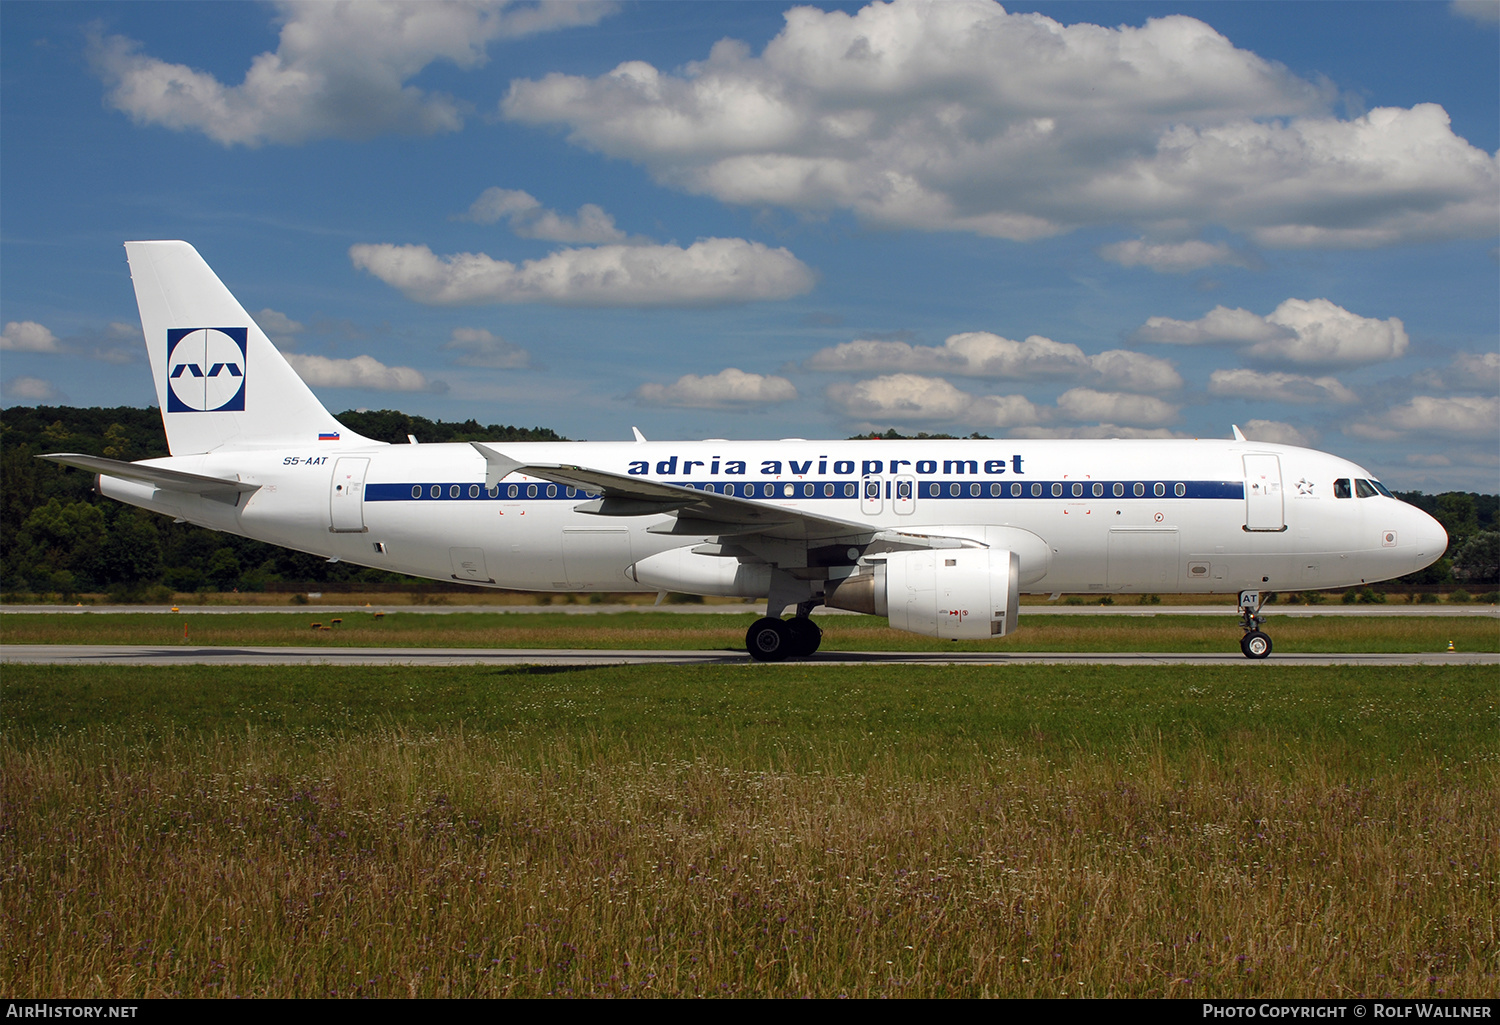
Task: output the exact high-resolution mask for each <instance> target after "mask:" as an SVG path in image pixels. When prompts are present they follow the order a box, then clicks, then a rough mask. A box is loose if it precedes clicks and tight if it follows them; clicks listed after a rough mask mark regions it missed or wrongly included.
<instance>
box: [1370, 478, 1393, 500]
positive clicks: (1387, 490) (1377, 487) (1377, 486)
mask: <svg viewBox="0 0 1500 1025" xmlns="http://www.w3.org/2000/svg"><path fill="white" fill-rule="evenodd" d="M1370 484H1371V486H1373V487H1374V488H1375V490H1376V491H1378V492H1380V493H1381V494H1382V495H1384V496H1385V497H1386V498H1395V497H1396V496H1395V495H1393V494H1391V490H1390V488H1388V487H1386V486H1385V485H1384V484H1382V483H1380V481H1378V480H1372V481H1370Z"/></svg>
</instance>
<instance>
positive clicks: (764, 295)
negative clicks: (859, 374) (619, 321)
mask: <svg viewBox="0 0 1500 1025" xmlns="http://www.w3.org/2000/svg"><path fill="white" fill-rule="evenodd" d="M349 257H350V259H351V260H353V261H354V266H356V267H358V268H360V269H362V270H366V271H369V272H370V273H371V274H373V275H375V276H376V277H377V278H379V279H380V280H381V281H384V282H385V283H386V284H388V285H391V286H393V287H395V288H399V289H400V290H401V291H402V292H404V293H405V294H406V296H407V297H408V298H410V299H414V300H416V301H417V302H420V303H427V304H429V305H434V306H459V305H468V304H479V303H547V304H551V305H554V306H715V305H721V304H726V303H740V302H751V301H754V300H761V299H786V298H790V297H791V296H794V295H801V294H802V293H804V292H807V291H808V290H810V289H811V288H812V286H813V283H814V281H815V276H814V274H813V272H812V269H811V268H809V267H808V266H807V265H806V264H804V263H803V262H802V261H801V260H799V259H797V258H796V257H795V256H793V255H792V254H791V253H790V252H788V251H787V250H786V249H771V248H769V247H767V246H765V245H763V244H761V243H759V242H747V241H745V240H744V239H738V238H708V239H701V240H700V241H698V242H695V243H693V244H692V245H691V246H689V247H687V248H686V249H683V248H680V247H678V246H673V245H654V246H624V245H609V246H598V247H596V248H591V249H562V250H559V251H558V252H555V253H553V254H551V255H550V256H546V257H543V258H541V259H539V260H527V261H526V262H525V263H523V264H521V265H520V266H517V265H516V264H514V263H511V262H509V261H507V260H495V259H492V258H491V257H489V256H487V255H485V254H484V253H459V254H457V255H454V256H444V257H439V256H435V255H434V254H433V252H432V250H430V249H428V248H427V247H426V246H397V245H390V244H379V245H356V246H351V247H350V249H349Z"/></svg>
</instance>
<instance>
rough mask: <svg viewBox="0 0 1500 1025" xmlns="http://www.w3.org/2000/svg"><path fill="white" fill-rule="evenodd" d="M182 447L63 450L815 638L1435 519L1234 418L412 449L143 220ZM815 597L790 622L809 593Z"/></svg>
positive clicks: (1286, 559)
mask: <svg viewBox="0 0 1500 1025" xmlns="http://www.w3.org/2000/svg"><path fill="white" fill-rule="evenodd" d="M125 249H126V253H127V255H128V257H129V261H130V272H131V277H132V279H133V281H134V284H135V294H136V301H137V303H138V304H139V306H140V311H141V326H142V327H143V328H144V330H145V336H146V348H147V350H148V352H149V354H150V360H151V370H152V373H153V375H154V376H155V380H156V394H157V398H158V400H159V401H160V403H161V410H162V421H163V423H164V424H165V426H166V432H167V445H168V448H169V450H170V451H171V453H172V454H171V456H170V457H167V458H163V459H146V460H142V461H140V462H136V463H126V462H121V461H118V460H112V459H103V458H98V457H93V456H87V455H78V454H72V453H58V454H53V455H49V456H46V457H45V458H48V459H53V460H56V461H57V462H60V463H65V464H67V465H69V466H75V467H80V468H82V469H86V470H91V471H93V472H95V473H97V474H98V475H99V476H98V481H97V487H98V490H99V493H100V494H103V495H106V496H108V497H110V498H115V499H118V500H120V501H122V502H128V503H130V504H131V505H137V506H140V507H142V508H145V509H151V510H153V511H155V512H159V513H163V514H165V515H168V516H173V517H176V518H178V519H180V520H186V521H188V522H191V523H195V524H198V525H200V526H204V527H208V528H210V529H211V530H222V531H227V532H230V533H234V534H240V535H243V536H245V537H251V538H256V539H257V540H260V541H266V542H270V543H271V544H276V545H282V546H284V547H287V548H294V549H297V550H299V551H304V552H310V553H313V554H316V555H320V556H323V557H325V558H327V559H329V560H331V561H344V562H351V563H356V564H359V565H364V566H373V567H377V568H379V569H385V570H394V571H397V572H400V573H408V574H411V575H413V576H419V577H428V578H432V579H436V580H458V581H461V582H464V583H469V584H474V585H475V586H478V587H495V588H515V589H522V590H528V591H549V590H555V591H611V592H620V591H679V592H685V593H689V594H700V595H733V596H741V597H746V598H766V599H767V609H766V612H767V616H766V617H765V618H763V619H761V620H759V621H757V622H756V623H755V624H754V625H753V626H751V627H750V630H749V632H748V634H747V635H746V646H747V647H748V649H749V652H750V655H751V656H752V657H753V658H755V659H758V660H761V661H779V660H781V659H784V658H788V657H804V656H807V655H810V654H812V653H813V652H814V651H816V650H817V647H818V643H819V641H820V640H821V637H822V631H821V630H820V629H819V628H818V627H817V625H816V624H814V623H813V622H812V621H811V620H810V619H809V618H808V616H809V614H810V613H811V612H812V610H813V609H814V608H815V607H817V606H818V605H827V606H829V607H831V608H838V609H846V610H852V611H855V612H863V613H868V614H871V615H877V616H886V617H889V619H890V623H891V625H892V626H894V627H896V628H897V629H901V630H908V631H911V632H913V633H919V634H924V635H927V636H929V637H942V638H993V637H1003V636H1005V635H1007V634H1009V633H1010V632H1011V631H1012V630H1014V629H1015V627H1016V618H1017V615H1018V613H1019V612H1020V602H1019V595H1020V593H1021V592H1022V591H1026V592H1028V593H1054V594H1055V593H1060V592H1087V593H1093V594H1099V595H1101V596H1102V595H1107V594H1121V593H1126V594H1130V593H1137V594H1139V593H1158V594H1167V593H1191V594H1220V593H1234V592H1239V594H1240V615H1241V625H1242V628H1243V630H1244V636H1243V639H1242V641H1241V648H1242V650H1243V651H1244V653H1245V654H1246V655H1247V656H1248V657H1250V658H1264V657H1266V656H1267V655H1268V654H1270V651H1271V640H1270V638H1269V637H1267V636H1266V635H1265V633H1264V632H1263V631H1262V630H1261V629H1260V628H1261V626H1262V621H1261V618H1260V616H1259V612H1260V607H1261V592H1263V591H1270V590H1283V591H1286V590H1308V589H1319V588H1346V587H1350V586H1355V585H1360V584H1364V583H1368V582H1373V581H1377V580H1385V579H1388V578H1390V577H1396V576H1401V575H1403V574H1406V573H1411V572H1414V571H1416V570H1418V569H1421V568H1422V567H1424V566H1427V565H1429V564H1430V563H1432V562H1434V561H1435V560H1436V559H1437V558H1438V557H1439V556H1441V555H1442V554H1443V552H1444V550H1445V549H1446V547H1447V544H1448V536H1447V534H1446V533H1445V532H1444V531H1443V528H1442V527H1441V526H1440V525H1439V524H1438V522H1437V521H1436V520H1434V519H1433V518H1432V517H1430V516H1428V515H1427V514H1426V513H1424V512H1422V511H1421V510H1419V509H1415V508H1413V507H1412V506H1409V505H1407V504H1405V503H1403V502H1401V501H1399V500H1397V499H1396V498H1394V497H1392V496H1391V494H1390V492H1389V491H1387V490H1386V488H1385V487H1383V486H1382V485H1381V484H1380V482H1379V481H1378V480H1376V479H1375V477H1374V475H1373V474H1371V473H1369V472H1368V471H1367V470H1364V469H1362V468H1361V467H1359V466H1356V465H1355V464H1353V463H1351V462H1348V461H1347V460H1344V459H1340V458H1339V457H1337V456H1333V455H1328V454H1326V453H1323V452H1314V451H1311V450H1309V449H1305V448H1295V447H1292V446H1288V445H1268V444H1261V443H1259V442H1254V441H1249V440H1247V439H1246V438H1245V437H1244V436H1243V435H1242V434H1241V433H1240V431H1239V429H1238V428H1235V430H1234V439H1233V440H1232V441H1221V440H1195V441H1186V440H1182V441H1176V440H1173V441H1161V440H1152V441H1138V440H1107V441H1006V440H999V441H976V440H960V441H882V442H872V441H805V440H802V439H798V438H788V439H783V440H781V441H717V440H710V441H695V442H650V441H647V440H646V439H645V438H644V437H642V436H641V435H640V433H639V432H635V435H636V437H635V440H634V441H633V442H592V443H584V442H558V443H535V442H529V443H511V442H506V443H473V444H443V445H421V444H417V443H416V439H413V440H412V443H411V444H407V445H390V444H386V443H383V442H377V441H371V440H370V439H368V438H363V437H360V436H359V435H357V434H355V433H354V432H352V431H350V430H348V429H347V428H345V427H343V426H342V425H341V424H339V423H338V421H336V420H335V419H334V418H333V417H332V416H331V415H330V414H329V413H328V411H327V410H326V409H324V408H323V405H322V403H320V402H319V401H318V400H317V398H316V397H315V396H314V395H313V393H312V392H311V391H310V390H309V389H308V387H307V385H306V384H304V383H303V382H302V380H301V379H300V378H299V377H298V376H297V374H296V372H295V371H294V370H293V369H292V368H291V366H290V365H288V363H287V362H286V360H285V359H283V358H282V356H281V354H280V353H279V352H277V350H276V348H275V346H273V345H272V344H271V342H270V340H269V339H268V338H267V337H266V335H265V333H264V332H262V331H261V329H260V328H259V327H257V326H256V324H255V321H254V320H252V319H251V318H250V316H249V315H248V314H247V313H246V312H245V310H244V309H243V307H241V306H240V304H239V302H238V301H237V300H236V299H235V298H234V296H233V295H232V294H230V292H229V289H227V288H226V287H225V286H224V284H223V283H222V282H220V280H219V279H218V277H217V276H216V275H215V274H214V272H213V271H212V270H211V269H210V268H209V266H208V264H207V263H205V262H204V261H203V259H202V257H200V256H199V255H198V253H197V251H196V250H194V249H193V247H192V246H190V245H188V244H187V243H185V242H127V243H126V244H125ZM789 608H790V609H793V610H795V616H794V617H792V618H790V619H782V618H781V616H782V614H783V613H784V612H785V611H786V610H787V609H789Z"/></svg>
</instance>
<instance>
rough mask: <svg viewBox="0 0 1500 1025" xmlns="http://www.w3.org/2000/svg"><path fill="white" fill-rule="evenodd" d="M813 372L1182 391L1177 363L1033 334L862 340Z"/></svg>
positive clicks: (814, 359)
mask: <svg viewBox="0 0 1500 1025" xmlns="http://www.w3.org/2000/svg"><path fill="white" fill-rule="evenodd" d="M803 368H804V369H807V370H829V371H846V372H852V373H869V372H872V371H881V370H896V371H905V372H908V373H917V374H922V373H947V374H961V375H964V376H966V377H992V378H1009V379H1015V380H1033V379H1045V378H1074V379H1077V380H1097V381H1107V382H1109V383H1110V384H1111V385H1113V386H1114V387H1118V388H1124V389H1126V390H1128V391H1144V392H1160V391H1172V390H1174V389H1176V388H1180V387H1182V378H1181V376H1180V375H1179V374H1178V373H1177V370H1176V369H1175V368H1174V367H1173V366H1172V364H1171V363H1169V362H1167V361H1166V360H1163V359H1157V358H1156V357H1154V356H1147V355H1144V354H1142V353H1139V352H1131V351H1129V350H1126V349H1112V350H1110V351H1108V352H1101V353H1099V354H1098V355H1096V356H1088V355H1085V354H1084V351H1083V350H1082V349H1080V348H1079V347H1078V346H1076V345H1072V344H1070V343H1067V342H1055V341H1053V340H1052V339H1050V338H1043V337H1042V336H1041V335H1032V336H1031V337H1029V338H1027V339H1026V340H1025V341H1024V342H1017V341H1013V340H1011V339H1009V338H1002V337H1001V336H999V335H996V334H991V333H990V332H988V331H968V332H965V333H963V334H957V335H951V336H950V337H949V338H947V339H946V340H945V341H944V342H943V344H942V345H940V346H933V345H912V344H910V343H907V342H901V341H880V340H870V339H860V340H856V341H852V342H844V343H842V344H840V345H835V346H831V347H829V348H826V349H822V350H820V351H818V352H816V353H814V354H813V355H812V356H811V357H810V358H809V359H808V360H807V361H806V362H804V363H803Z"/></svg>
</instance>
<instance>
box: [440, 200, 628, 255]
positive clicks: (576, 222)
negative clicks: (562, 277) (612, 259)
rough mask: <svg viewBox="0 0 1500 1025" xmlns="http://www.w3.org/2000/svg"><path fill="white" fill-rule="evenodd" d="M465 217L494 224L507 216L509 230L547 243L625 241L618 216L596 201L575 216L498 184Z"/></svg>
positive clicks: (474, 204)
mask: <svg viewBox="0 0 1500 1025" xmlns="http://www.w3.org/2000/svg"><path fill="white" fill-rule="evenodd" d="M463 219H464V220H468V221H474V222H475V223H478V224H494V223H495V222H497V221H499V220H501V219H505V220H508V221H509V222H510V230H511V231H513V232H515V233H516V234H517V235H519V236H521V237H522V238H539V239H545V240H546V241H548V242H569V243H574V244H580V243H603V242H624V241H626V237H625V233H624V232H623V231H621V230H620V229H619V228H617V227H615V219H614V218H613V217H611V216H610V215H609V214H607V213H605V212H604V210H603V209H602V208H601V207H598V206H596V205H595V204H593V203H585V204H584V205H583V206H581V207H579V208H578V213H576V214H574V215H573V216H572V217H568V216H566V215H564V214H560V213H558V212H557V211H555V210H548V209H547V208H546V207H544V206H542V204H541V202H540V201H539V200H537V198H536V197H535V196H533V195H531V193H529V192H522V191H520V190H519V189H502V188H499V187H498V186H497V187H493V188H488V189H485V190H484V191H483V192H482V193H480V195H479V198H478V199H476V200H474V202H473V204H472V205H471V206H470V207H469V212H468V213H467V214H465V215H464V217H463Z"/></svg>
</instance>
